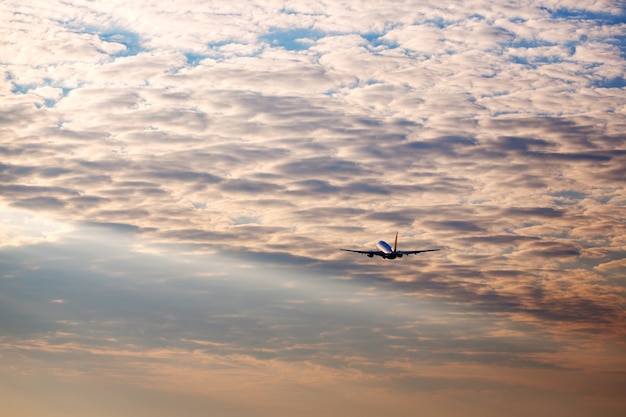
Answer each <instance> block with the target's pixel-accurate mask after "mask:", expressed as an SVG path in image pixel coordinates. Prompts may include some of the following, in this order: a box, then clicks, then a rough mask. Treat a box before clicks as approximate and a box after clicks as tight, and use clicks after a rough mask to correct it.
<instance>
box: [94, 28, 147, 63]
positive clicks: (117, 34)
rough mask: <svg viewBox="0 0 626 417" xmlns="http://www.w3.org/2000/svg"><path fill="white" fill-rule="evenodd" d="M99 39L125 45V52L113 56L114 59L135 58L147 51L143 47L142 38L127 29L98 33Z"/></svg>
mask: <svg viewBox="0 0 626 417" xmlns="http://www.w3.org/2000/svg"><path fill="white" fill-rule="evenodd" d="M97 35H98V37H100V39H101V40H103V41H105V42H115V43H119V44H122V45H124V46H125V47H126V48H125V49H124V50H123V51H120V52H116V53H114V54H112V55H111V56H113V57H125V56H135V55H137V54H139V53H140V52H143V51H145V50H146V49H145V48H143V47H142V46H141V38H140V37H139V35H138V34H137V33H135V32H131V31H129V30H125V29H111V30H107V31H105V32H100V33H97Z"/></svg>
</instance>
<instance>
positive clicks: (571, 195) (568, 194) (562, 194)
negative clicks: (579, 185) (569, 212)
mask: <svg viewBox="0 0 626 417" xmlns="http://www.w3.org/2000/svg"><path fill="white" fill-rule="evenodd" d="M548 195H549V196H552V197H558V198H567V199H570V200H582V199H583V198H586V197H587V194H585V193H581V192H580V191H574V190H563V191H556V192H553V193H548Z"/></svg>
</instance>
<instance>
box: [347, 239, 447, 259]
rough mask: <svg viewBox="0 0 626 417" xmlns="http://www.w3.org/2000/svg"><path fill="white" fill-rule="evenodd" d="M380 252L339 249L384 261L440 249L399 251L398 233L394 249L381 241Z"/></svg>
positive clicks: (379, 243) (377, 245)
mask: <svg viewBox="0 0 626 417" xmlns="http://www.w3.org/2000/svg"><path fill="white" fill-rule="evenodd" d="M376 247H377V248H378V250H354V249H339V250H342V251H346V252H356V253H362V254H363V255H367V256H368V257H369V258H373V257H374V255H376V256H382V257H383V258H384V259H396V258H402V257H403V256H404V255H407V256H408V255H413V254H416V253H422V252H433V251H437V250H440V249H423V250H398V232H396V240H395V241H394V242H393V248H391V245H389V243H387V242H385V241H384V240H381V241H379V242H378V243H377V244H376Z"/></svg>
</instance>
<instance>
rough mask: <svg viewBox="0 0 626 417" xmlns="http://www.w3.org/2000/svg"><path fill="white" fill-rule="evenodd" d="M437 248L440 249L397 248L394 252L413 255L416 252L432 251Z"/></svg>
mask: <svg viewBox="0 0 626 417" xmlns="http://www.w3.org/2000/svg"><path fill="white" fill-rule="evenodd" d="M437 250H441V249H424V250H399V251H396V253H401V254H402V255H414V254H416V253H422V252H434V251H437Z"/></svg>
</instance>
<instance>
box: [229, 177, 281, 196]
mask: <svg viewBox="0 0 626 417" xmlns="http://www.w3.org/2000/svg"><path fill="white" fill-rule="evenodd" d="M283 188H284V187H283V186H281V185H278V184H274V183H270V182H264V181H252V180H247V179H233V180H226V181H224V182H223V183H222V184H221V185H220V189H221V190H222V191H227V192H235V193H252V194H265V193H269V192H273V191H279V190H282V189H283Z"/></svg>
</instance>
